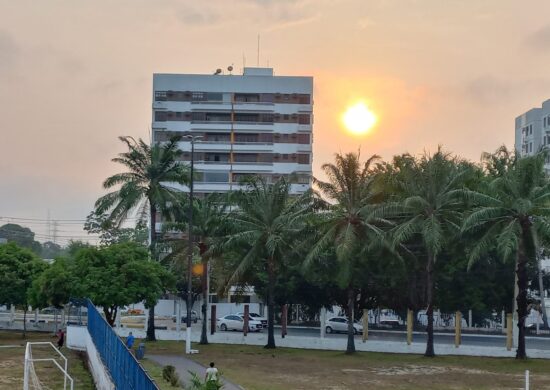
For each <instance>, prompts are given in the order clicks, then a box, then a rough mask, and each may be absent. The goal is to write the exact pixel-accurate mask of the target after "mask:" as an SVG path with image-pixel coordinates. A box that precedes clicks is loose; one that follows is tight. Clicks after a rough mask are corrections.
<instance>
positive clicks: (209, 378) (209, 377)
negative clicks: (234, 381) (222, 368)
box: [204, 362, 218, 389]
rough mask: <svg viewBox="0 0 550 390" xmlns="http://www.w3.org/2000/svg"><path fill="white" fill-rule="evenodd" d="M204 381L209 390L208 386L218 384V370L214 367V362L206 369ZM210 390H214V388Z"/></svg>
mask: <svg viewBox="0 0 550 390" xmlns="http://www.w3.org/2000/svg"><path fill="white" fill-rule="evenodd" d="M204 380H205V381H206V386H207V388H208V389H210V388H211V387H210V386H208V385H209V384H211V385H215V384H216V383H217V382H218V369H217V368H216V367H214V362H211V363H210V367H208V368H207V369H206V375H205V376H204ZM212 388H213V389H215V388H216V387H212Z"/></svg>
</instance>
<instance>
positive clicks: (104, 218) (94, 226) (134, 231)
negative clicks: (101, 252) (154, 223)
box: [84, 211, 149, 245]
mask: <svg viewBox="0 0 550 390" xmlns="http://www.w3.org/2000/svg"><path fill="white" fill-rule="evenodd" d="M84 230H86V231H87V232H88V234H98V235H99V240H100V243H101V244H102V245H111V244H120V243H122V242H135V243H137V244H140V245H147V241H148V240H149V237H148V236H149V231H148V229H147V224H146V223H145V222H144V221H138V223H137V224H136V226H135V227H133V228H122V227H120V226H118V225H116V224H115V223H114V222H113V221H112V220H111V219H110V217H109V214H107V213H105V214H97V213H96V212H95V211H92V212H91V213H90V214H89V215H88V216H87V217H86V222H85V223H84Z"/></svg>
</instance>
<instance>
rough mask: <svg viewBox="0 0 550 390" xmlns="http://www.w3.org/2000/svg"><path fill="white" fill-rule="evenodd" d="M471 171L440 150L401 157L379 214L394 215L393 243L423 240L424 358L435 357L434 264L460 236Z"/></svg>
mask: <svg viewBox="0 0 550 390" xmlns="http://www.w3.org/2000/svg"><path fill="white" fill-rule="evenodd" d="M471 172H472V168H471V166H470V165H469V164H466V163H464V162H462V161H460V160H458V159H457V158H456V157H452V156H451V155H450V154H448V153H445V152H443V151H442V149H441V148H439V149H438V151H437V153H435V154H434V155H433V156H431V155H428V154H424V155H423V156H422V157H420V158H419V159H413V158H409V157H407V158H405V159H404V161H401V163H400V167H399V170H398V175H396V176H397V179H396V180H394V181H393V182H391V185H392V187H393V191H394V194H395V198H394V199H393V201H390V202H388V203H387V204H385V205H383V206H382V207H381V208H380V210H379V211H380V214H381V215H383V216H385V217H393V218H394V219H395V221H396V223H397V226H396V227H395V228H394V229H393V231H392V240H393V244H394V246H398V245H399V244H403V243H411V242H412V243H413V244H415V243H418V244H420V245H421V247H422V248H423V251H424V256H425V259H426V262H425V269H424V274H425V277H426V303H427V309H426V313H427V317H428V325H427V335H428V340H427V345H426V352H425V356H428V357H432V356H435V353H434V345H433V344H434V340H433V320H434V317H433V310H434V286H435V281H436V275H435V268H434V265H435V263H436V260H437V258H438V256H439V255H440V254H441V253H442V251H443V250H444V249H445V248H446V247H447V246H448V245H449V243H450V242H452V240H453V239H454V238H455V237H456V236H457V234H458V233H459V231H460V225H461V222H462V211H463V209H464V205H463V203H462V202H461V200H460V198H459V197H458V196H457V191H458V190H461V189H462V188H463V185H464V183H465V182H466V180H467V178H468V174H469V173H471Z"/></svg>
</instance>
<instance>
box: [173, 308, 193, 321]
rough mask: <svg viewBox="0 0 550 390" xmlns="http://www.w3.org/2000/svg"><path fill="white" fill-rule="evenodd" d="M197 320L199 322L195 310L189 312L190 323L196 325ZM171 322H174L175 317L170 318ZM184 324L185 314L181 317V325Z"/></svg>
mask: <svg viewBox="0 0 550 390" xmlns="http://www.w3.org/2000/svg"><path fill="white" fill-rule="evenodd" d="M198 320H199V315H198V314H197V312H196V311H195V310H191V321H192V322H193V323H195V324H196V323H197V321H198ZM172 321H173V322H176V317H174V318H172ZM186 322H187V312H185V314H184V315H182V316H181V323H182V324H183V323H186Z"/></svg>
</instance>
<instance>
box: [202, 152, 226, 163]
mask: <svg viewBox="0 0 550 390" xmlns="http://www.w3.org/2000/svg"><path fill="white" fill-rule="evenodd" d="M204 161H212V162H228V161H229V154H221V153H207V154H205V155H204Z"/></svg>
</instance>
